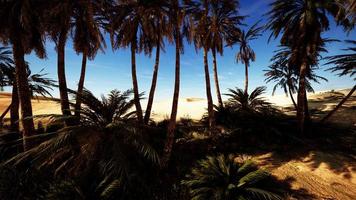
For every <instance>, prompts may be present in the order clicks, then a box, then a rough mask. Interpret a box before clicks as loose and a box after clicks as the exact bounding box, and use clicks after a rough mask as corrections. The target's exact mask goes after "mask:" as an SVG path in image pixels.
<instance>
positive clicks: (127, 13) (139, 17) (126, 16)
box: [109, 0, 159, 124]
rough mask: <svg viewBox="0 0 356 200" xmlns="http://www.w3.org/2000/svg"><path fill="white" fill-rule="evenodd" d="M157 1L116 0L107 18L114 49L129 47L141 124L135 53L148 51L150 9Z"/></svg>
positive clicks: (151, 26)
mask: <svg viewBox="0 0 356 200" xmlns="http://www.w3.org/2000/svg"><path fill="white" fill-rule="evenodd" d="M157 2H159V1H130V0H129V1H118V2H116V3H115V4H114V5H113V12H112V16H110V19H109V22H110V23H109V31H110V35H111V42H112V46H113V48H114V49H117V48H119V47H128V46H130V49H131V73H132V84H133V91H134V98H135V106H136V112H137V119H138V122H139V123H141V124H143V122H144V121H143V113H142V107H141V103H140V98H139V95H140V94H139V89H138V81H137V74H136V53H138V52H141V51H145V53H147V52H150V50H151V48H152V45H151V44H150V43H149V42H147V41H149V40H150V37H151V36H152V35H153V31H155V28H154V20H155V18H153V17H152V15H150V14H151V12H150V11H151V10H152V9H154V8H155V7H156V3H157Z"/></svg>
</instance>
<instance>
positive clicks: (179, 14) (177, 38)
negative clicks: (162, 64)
mask: <svg viewBox="0 0 356 200" xmlns="http://www.w3.org/2000/svg"><path fill="white" fill-rule="evenodd" d="M169 4H170V6H169V13H170V15H169V24H170V25H171V26H170V27H171V32H172V34H171V35H169V36H168V39H170V40H171V41H174V43H175V73H174V74H175V76H174V92H173V99H172V110H171V115H170V119H169V123H168V127H167V138H166V141H165V144H164V149H163V155H162V159H161V167H162V168H165V167H167V165H168V162H169V160H170V158H171V153H172V149H173V144H174V133H175V129H176V125H177V112H178V102H179V91H180V56H181V51H182V50H183V36H184V35H185V34H186V33H190V31H189V29H187V28H182V27H189V23H184V22H186V20H185V19H186V15H185V12H184V10H187V9H190V8H189V7H187V6H185V9H183V6H182V5H181V2H180V1H179V0H170V1H169ZM187 24H188V25H187ZM182 29H184V30H186V31H185V32H183V34H182Z"/></svg>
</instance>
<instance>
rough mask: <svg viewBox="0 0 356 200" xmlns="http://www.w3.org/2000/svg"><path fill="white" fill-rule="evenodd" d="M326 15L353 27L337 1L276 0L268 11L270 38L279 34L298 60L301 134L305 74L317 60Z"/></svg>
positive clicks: (326, 26)
mask: <svg viewBox="0 0 356 200" xmlns="http://www.w3.org/2000/svg"><path fill="white" fill-rule="evenodd" d="M328 14H330V15H331V16H333V17H334V19H335V21H337V24H338V25H342V26H344V27H345V28H348V27H350V26H352V24H351V23H350V21H349V20H348V18H346V17H345V8H344V7H343V6H342V5H341V4H339V3H338V0H275V1H273V3H271V10H270V11H269V12H268V13H267V15H268V16H269V20H268V21H269V23H268V24H267V27H268V28H269V29H270V30H272V33H271V37H274V38H277V37H278V36H281V40H280V41H281V44H282V45H288V46H290V47H291V49H292V53H293V54H292V57H293V60H296V61H298V63H297V66H296V68H298V72H299V74H298V78H299V87H298V100H297V106H298V109H297V118H298V121H299V129H300V133H301V134H303V133H304V129H305V124H306V122H307V121H308V119H307V117H306V110H307V104H306V103H307V101H306V77H307V74H308V71H309V70H310V66H312V65H313V64H314V63H315V61H316V60H317V57H318V48H319V47H320V46H321V43H322V42H323V39H322V37H321V34H322V33H323V32H325V31H326V30H328V29H329V19H330V17H328Z"/></svg>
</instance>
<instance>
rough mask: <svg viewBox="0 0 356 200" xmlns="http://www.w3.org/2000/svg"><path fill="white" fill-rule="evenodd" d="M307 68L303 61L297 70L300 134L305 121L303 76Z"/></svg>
mask: <svg viewBox="0 0 356 200" xmlns="http://www.w3.org/2000/svg"><path fill="white" fill-rule="evenodd" d="M306 70H307V62H306V61H304V62H303V63H302V65H301V67H300V72H299V88H298V102H297V119H298V123H299V130H300V134H302V135H303V134H304V132H305V121H306V115H305V114H306V112H305V111H306V106H307V105H306V103H307V101H306V90H305V78H306V77H305V76H306Z"/></svg>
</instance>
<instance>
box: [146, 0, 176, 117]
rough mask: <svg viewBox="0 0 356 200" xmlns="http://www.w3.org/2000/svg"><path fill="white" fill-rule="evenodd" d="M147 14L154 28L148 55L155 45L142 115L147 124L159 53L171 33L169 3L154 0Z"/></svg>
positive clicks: (155, 84) (149, 40)
mask: <svg viewBox="0 0 356 200" xmlns="http://www.w3.org/2000/svg"><path fill="white" fill-rule="evenodd" d="M147 16H148V17H149V18H150V19H151V23H152V24H153V26H152V27H153V28H154V30H153V31H152V32H151V33H150V34H151V35H150V36H149V38H148V39H147V42H148V43H149V45H148V46H149V47H148V48H147V50H148V53H149V55H151V52H152V47H155V48H156V55H155V64H154V67H153V74H152V82H151V88H150V92H149V96H148V102H147V108H146V111H145V117H144V123H145V124H148V122H149V120H150V117H151V111H152V105H153V100H154V95H155V90H156V86H157V78H158V69H159V62H160V54H161V50H163V51H164V39H165V37H167V36H169V35H171V33H170V30H171V28H170V25H169V4H168V3H167V1H164V0H156V1H154V4H153V5H152V7H151V8H150V9H149V10H148V12H147Z"/></svg>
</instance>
